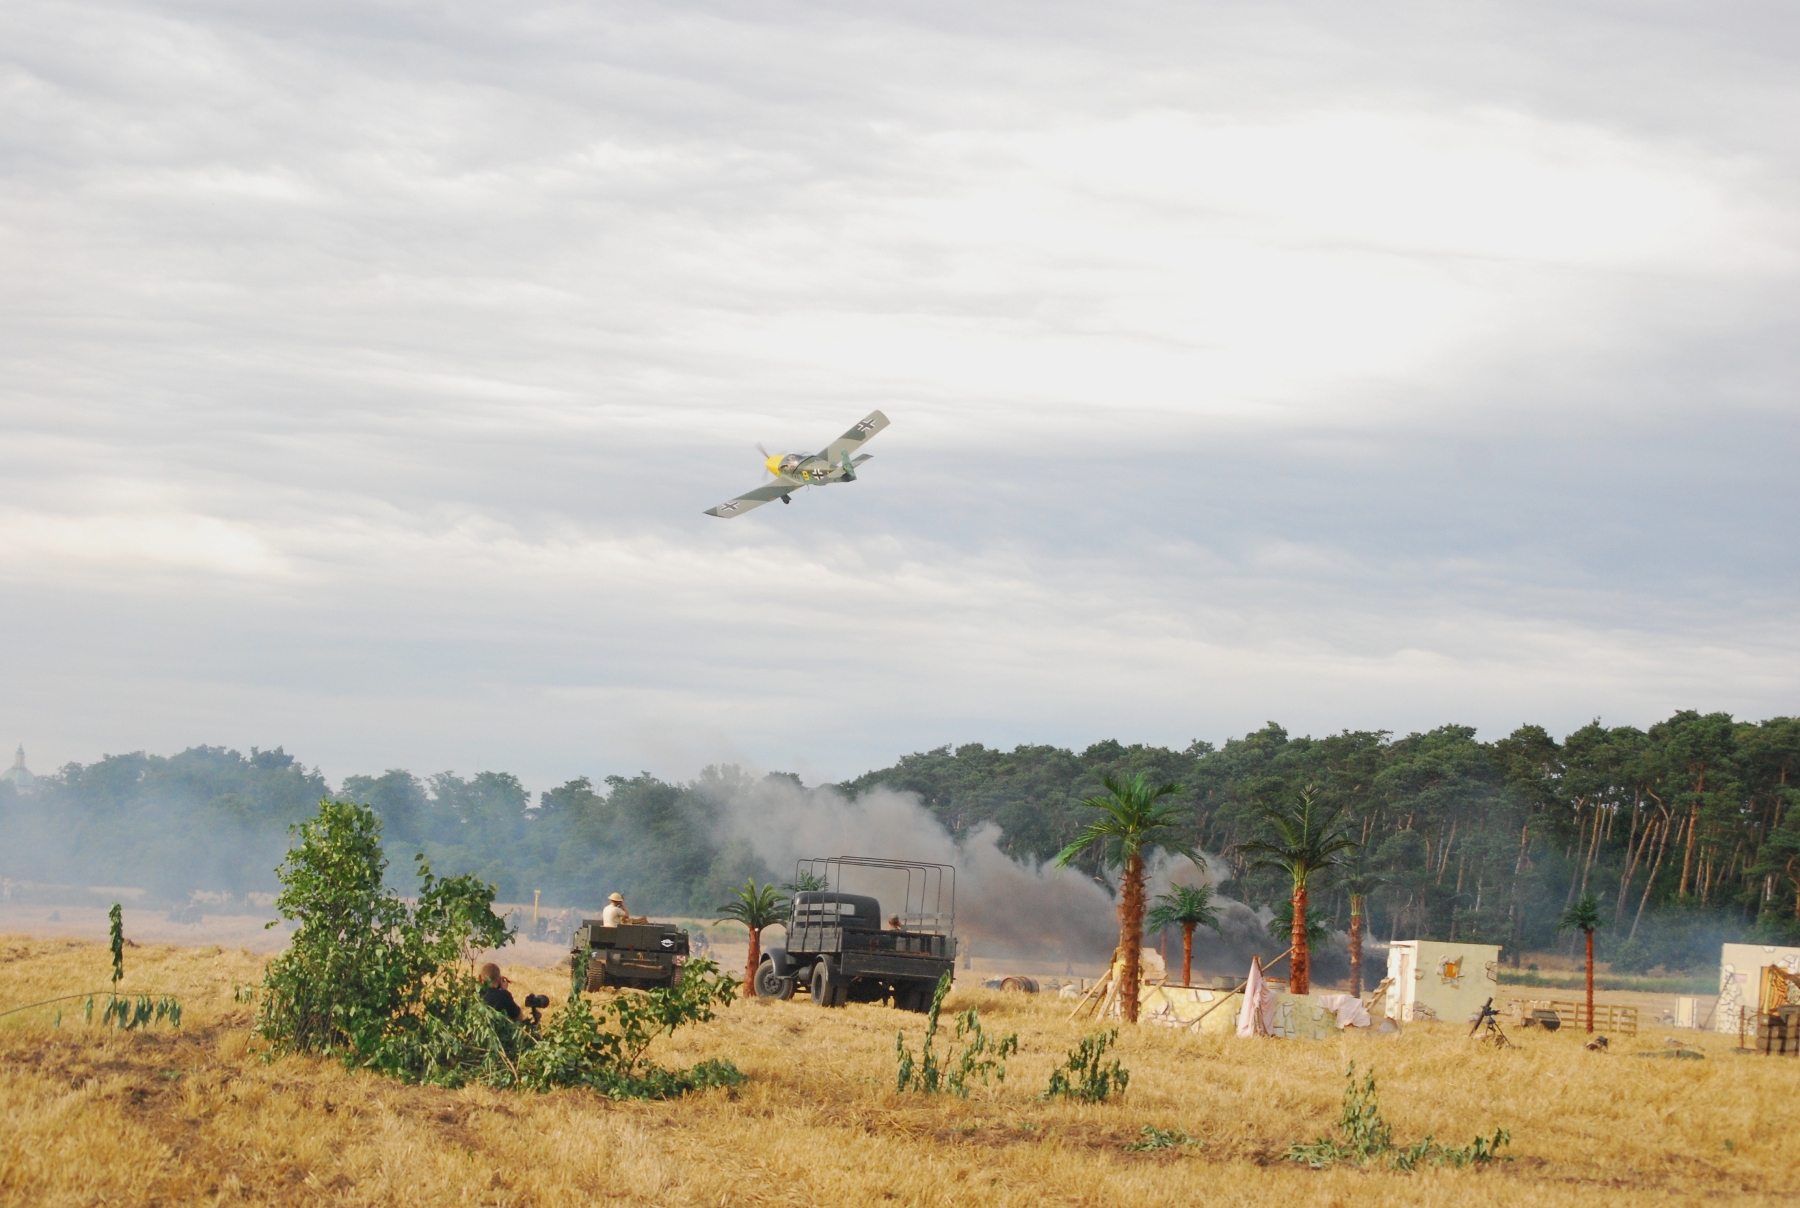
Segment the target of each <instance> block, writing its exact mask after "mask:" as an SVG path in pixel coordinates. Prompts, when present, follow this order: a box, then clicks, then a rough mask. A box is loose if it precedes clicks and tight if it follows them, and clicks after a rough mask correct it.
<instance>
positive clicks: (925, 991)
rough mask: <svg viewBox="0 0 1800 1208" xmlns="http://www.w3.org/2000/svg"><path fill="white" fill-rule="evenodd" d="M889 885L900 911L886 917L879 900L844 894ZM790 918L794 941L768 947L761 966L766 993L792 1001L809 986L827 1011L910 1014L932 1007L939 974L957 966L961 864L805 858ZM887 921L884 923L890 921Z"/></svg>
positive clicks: (759, 979) (762, 993) (760, 987)
mask: <svg viewBox="0 0 1800 1208" xmlns="http://www.w3.org/2000/svg"><path fill="white" fill-rule="evenodd" d="M846 873H848V874H849V880H850V881H851V883H852V884H853V885H854V886H856V887H857V888H864V889H867V888H878V889H886V890H887V891H888V892H889V893H890V895H891V896H890V898H889V900H890V902H892V901H893V900H894V898H895V897H898V898H899V899H900V900H899V909H898V910H896V911H895V912H894V913H892V914H888V915H883V913H882V909H881V902H880V899H878V898H876V897H874V896H871V895H869V894H859V893H846V892H844V885H843V882H844V879H845V874H846ZM794 884H796V885H807V886H814V887H816V888H807V889H802V890H798V891H796V892H795V894H794V896H793V899H792V901H791V909H790V913H789V917H788V923H787V943H786V944H784V945H781V946H778V947H770V948H766V949H764V950H763V957H762V963H761V964H759V965H758V966H757V968H756V983H755V987H754V988H755V990H756V994H757V996H758V997H759V998H792V997H793V996H794V991H795V990H796V989H804V990H806V992H807V993H808V994H810V995H811V996H812V1000H813V1001H814V1002H815V1003H817V1004H818V1005H820V1006H822V1007H841V1006H843V1005H844V1004H845V1003H846V1002H889V1003H892V1004H893V1005H894V1006H896V1007H899V1008H900V1009H901V1010H903V1011H924V1010H927V1009H929V1008H930V1006H931V995H932V992H933V991H934V990H935V989H936V988H937V983H938V979H939V978H940V977H942V976H943V975H944V974H945V973H948V972H950V971H951V970H952V969H954V968H955V967H956V870H955V869H954V868H951V867H950V866H949V865H947V864H926V863H921V862H919V861H915V860H878V859H872V858H869V857H864V856H833V857H831V858H830V859H814V860H801V861H800V862H799V863H798V864H797V865H796V867H795V870H794ZM884 920H885V921H884Z"/></svg>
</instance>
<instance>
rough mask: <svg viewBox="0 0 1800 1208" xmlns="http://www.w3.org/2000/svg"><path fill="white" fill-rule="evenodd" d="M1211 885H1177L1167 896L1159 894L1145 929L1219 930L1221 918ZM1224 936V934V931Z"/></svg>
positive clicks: (1146, 918) (1152, 904)
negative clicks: (1197, 928)
mask: <svg viewBox="0 0 1800 1208" xmlns="http://www.w3.org/2000/svg"><path fill="white" fill-rule="evenodd" d="M1212 898H1213V890H1212V886H1210V885H1175V886H1172V887H1171V888H1170V889H1169V892H1167V893H1161V894H1157V895H1156V898H1155V899H1154V900H1153V901H1152V902H1151V905H1150V913H1149V914H1147V915H1145V916H1144V926H1145V927H1146V928H1147V929H1148V930H1150V931H1161V930H1163V929H1164V928H1167V927H1211V928H1212V929H1213V930H1214V931H1218V930H1219V916H1218V914H1217V913H1216V912H1215V911H1214V910H1213V906H1212ZM1220 934H1221V935H1223V934H1224V933H1223V932H1220Z"/></svg>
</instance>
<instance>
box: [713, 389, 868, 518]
mask: <svg viewBox="0 0 1800 1208" xmlns="http://www.w3.org/2000/svg"><path fill="white" fill-rule="evenodd" d="M887 426H888V417H887V416H885V415H883V414H882V413H881V412H879V411H871V412H869V414H868V415H867V416H865V417H864V418H863V419H862V420H861V421H859V422H858V423H857V425H856V426H855V427H854V428H852V429H850V431H848V432H846V433H844V434H843V435H842V436H840V437H838V438H837V439H836V440H834V441H832V442H831V443H830V444H829V445H827V446H825V448H824V450H823V451H821V452H818V453H775V454H771V453H770V452H769V451H768V450H767V449H765V448H763V447H762V446H761V445H758V446H756V448H757V451H758V452H760V453H761V454H762V455H763V456H764V457H766V458H767V459H768V460H767V461H765V462H764V463H763V465H764V467H765V468H766V469H767V470H768V471H769V473H771V474H773V475H775V481H774V482H767V483H764V484H763V485H762V486H760V487H757V488H756V489H755V490H754V491H745V492H744V493H743V494H742V495H739V496H738V497H737V498H736V499H728V500H726V501H725V502H724V503H721V504H720V505H719V506H718V507H716V508H707V509H706V511H705V513H703V514H704V515H707V516H717V517H719V518H720V519H722V520H729V519H731V518H732V517H733V516H741V515H743V514H744V513H745V512H748V511H749V510H750V509H751V508H759V507H761V506H762V505H763V504H765V503H769V502H771V501H773V500H776V499H779V500H781V502H783V503H792V502H793V501H792V500H791V499H789V498H788V496H789V495H792V494H793V493H794V492H795V491H798V490H799V489H800V488H801V487H822V486H829V485H830V484H832V483H834V482H855V481H856V467H857V466H860V465H862V463H863V462H865V461H867V460H869V458H870V457H871V456H873V455H872V454H869V453H857V452H856V450H858V449H860V448H862V444H863V442H864V441H866V440H868V439H869V438H870V437H871V436H874V435H875V434H876V433H877V432H879V431H881V430H882V429H883V428H885V427H887ZM852 454H855V456H852Z"/></svg>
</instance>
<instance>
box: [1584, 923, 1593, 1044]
mask: <svg viewBox="0 0 1800 1208" xmlns="http://www.w3.org/2000/svg"><path fill="white" fill-rule="evenodd" d="M1586 935H1587V1013H1588V1031H1590V1032H1591V1031H1593V1030H1594V932H1593V929H1592V928H1589V929H1588V931H1587V932H1586Z"/></svg>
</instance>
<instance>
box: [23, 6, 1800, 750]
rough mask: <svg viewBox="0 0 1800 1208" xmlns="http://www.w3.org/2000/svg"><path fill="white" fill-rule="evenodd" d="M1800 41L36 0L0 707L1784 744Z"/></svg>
mask: <svg viewBox="0 0 1800 1208" xmlns="http://www.w3.org/2000/svg"><path fill="white" fill-rule="evenodd" d="M1546 29H1553V30H1554V31H1556V33H1557V36H1555V37H1546V36H1545V30H1546ZM1701 35H1704V36H1701ZM1783 37H1785V35H1782V34H1779V33H1777V32H1774V31H1771V30H1770V29H1769V28H1767V27H1766V25H1765V24H1764V23H1751V22H1748V21H1745V22H1743V23H1741V24H1734V23H1732V22H1730V21H1722V20H1721V19H1719V18H1718V16H1717V14H1716V13H1712V12H1710V11H1701V10H1697V9H1695V10H1689V9H1684V8H1681V7H1680V6H1676V7H1674V8H1669V9H1659V10H1657V12H1656V13H1655V14H1638V15H1635V16H1633V17H1630V18H1627V17H1623V16H1620V15H1618V14H1617V13H1614V12H1611V11H1609V10H1599V9H1596V10H1592V11H1590V10H1587V9H1570V8H1568V7H1566V6H1556V7H1554V8H1552V7H1548V6H1526V7H1525V8H1510V9H1505V10H1497V9H1495V10H1490V9H1486V8H1461V9H1457V10H1455V11H1453V12H1452V11H1448V10H1447V11H1446V12H1444V13H1441V14H1437V15H1435V16H1434V17H1433V19H1432V20H1430V21H1423V22H1422V21H1419V20H1417V19H1416V14H1413V13H1403V12H1401V11H1400V10H1394V11H1388V10H1367V11H1364V12H1360V13H1358V14H1356V15H1355V16H1354V18H1352V17H1351V16H1350V15H1349V14H1347V13H1342V12H1339V11H1337V10H1335V9H1333V8H1331V7H1329V6H1315V5H1286V6H1267V5H1255V6H1249V5H1230V4H1217V5H1207V6H1201V7H1199V8H1195V9H1192V10H1181V11H1171V10H1168V9H1167V8H1165V7H1149V6H1143V7H1140V6H1133V5H1125V6H1116V7H1114V8H1112V9H1109V10H1108V11H1107V12H1106V14H1105V15H1104V16H1101V15H1099V14H1098V12H1097V10H1091V9H1083V8H1080V7H1079V6H1064V5H1055V4H1052V5H1047V6H1045V5H1034V6H1031V7H1030V8H1025V7H1013V6H1008V5H998V6H984V8H983V9H982V10H980V11H979V12H975V11H971V10H968V9H967V8H966V6H964V7H955V6H933V5H920V6H910V7H909V8H908V9H906V10H905V11H903V12H889V13H875V12H867V13H863V12H858V13H848V12H838V11H834V10H828V9H820V8H817V7H814V6H807V5H791V4H774V3H772V4H762V5H753V6H749V7H743V6H733V7H729V8H723V7H716V8H709V7H704V6H702V7H697V8H687V9H681V10H670V9H665V10H655V11H651V10H645V9H641V8H633V7H630V6H620V5H599V6H593V7H589V8H575V9H572V8H568V7H566V6H564V7H557V6H543V5H533V4H525V5H519V6H513V7H511V8H509V9H508V10H506V11H505V12H492V11H487V10H481V11H479V12H478V11H477V10H473V9H468V8H465V7H462V6H459V5H455V4H437V5H424V6H412V7H404V8H383V9H366V8H354V7H352V8H342V7H333V6H318V5H297V4H275V5H265V6H260V7H258V8H256V9H253V10H248V9H242V8H238V7H233V6H225V5H210V4H199V5H194V4H183V5H171V4H164V3H158V2H155V0H117V2H115V3H106V4H89V5H84V4H59V5H50V4H41V3H35V2H28V3H23V4H15V5H9V6H7V7H6V9H5V10H4V12H0V45H5V46H7V47H8V53H7V56H6V58H5V61H4V64H0V118H4V119H6V120H4V121H0V155H4V156H5V158H6V162H7V163H8V164H9V170H8V172H7V174H6V176H5V179H4V180H3V181H0V201H3V202H4V204H3V205H0V215H4V217H0V263H4V265H5V268H6V271H5V272H4V273H0V307H4V308H5V313H6V314H7V316H8V321H7V322H6V323H5V324H4V325H0V364H3V365H4V369H5V373H4V375H3V380H4V383H5V384H4V386H0V419H3V420H4V423H5V425H6V431H7V433H8V439H7V440H6V441H4V442H0V481H4V483H5V487H4V492H3V493H0V592H3V593H4V595H5V600H6V606H7V609H8V616H9V618H11V619H12V620H13V622H14V626H15V632H16V633H17V635H19V640H17V641H16V642H15V646H16V647H17V648H18V649H17V650H16V652H15V653H14V655H13V657H12V660H11V662H10V664H9V674H10V677H11V682H13V683H14V685H15V692H14V694H13V695H12V696H11V697H9V698H7V699H6V700H5V701H4V702H0V725H5V726H10V728H11V730H12V732H15V733H17V735H18V736H19V737H21V738H26V739H29V740H30V742H31V744H32V749H33V750H41V751H43V752H44V758H45V759H46V760H49V761H54V762H60V761H62V760H64V759H70V758H80V759H89V758H92V757H94V756H95V755H96V754H97V753H99V752H100V751H102V750H118V749H135V748H138V747H144V746H148V747H151V748H153V749H172V748H175V747H179V746H184V745H187V744H189V743H193V742H202V741H204V742H215V743H218V742H224V743H232V744H236V745H238V746H240V747H248V746H249V745H251V744H258V745H262V746H274V745H276V744H278V743H281V744H285V745H286V746H287V748H288V749H290V750H296V751H300V752H302V753H304V755H305V757H306V758H307V759H308V760H309V761H313V760H316V761H319V762H321V763H323V764H324V765H325V767H326V769H327V770H328V771H330V772H331V773H332V774H333V775H336V776H341V775H342V774H344V773H346V772H351V771H366V770H371V769H376V768H385V767H390V766H395V765H408V766H414V767H417V768H441V767H464V768H467V767H469V766H471V765H472V764H473V763H474V762H475V761H477V760H478V761H480V762H482V763H484V764H486V765H488V766H494V767H507V768H511V769H515V770H517V771H519V772H521V773H523V774H525V775H527V776H528V777H531V778H533V779H535V780H539V781H554V780H559V779H562V778H566V777H568V776H572V775H578V774H604V773H606V772H611V771H632V770H636V768H637V767H639V766H646V765H648V766H651V767H653V769H654V770H656V771H659V772H662V773H664V774H666V775H674V776H682V775H688V774H691V773H692V772H693V771H695V770H696V769H697V767H698V766H699V765H700V764H702V763H705V762H709V761H715V760H718V759H721V758H725V759H746V758H748V759H754V760H755V761H756V762H759V763H762V764H764V765H766V766H782V767H808V768H817V769H818V774H819V775H822V776H828V777H833V778H835V777H842V776H848V775H853V774H856V773H857V772H860V771H862V770H864V769H865V768H867V767H869V766H880V765H882V764H885V763H887V762H888V761H890V760H891V759H892V758H893V757H894V756H895V755H897V754H899V753H902V752H904V751H907V750H911V749H916V748H920V747H926V746H931V745H936V744H937V743H940V742H943V741H952V740H980V741H985V742H989V743H996V744H1006V743H1011V742H1015V741H1053V742H1061V743H1069V744H1073V745H1077V746H1080V745H1085V744H1086V743H1087V742H1089V741H1091V740H1093V739H1095V738H1097V737H1101V736H1105V735H1109V734H1112V735H1117V736H1119V737H1122V738H1142V739H1147V740H1152V741H1169V742H1185V741H1187V740H1188V739H1191V738H1194V737H1207V738H1211V739H1214V740H1215V741H1216V740H1219V739H1222V738H1224V737H1225V736H1227V735H1229V734H1231V733H1235V732H1242V731H1243V730H1245V729H1249V728H1252V727H1254V726H1256V725H1258V724H1260V723H1261V722H1262V721H1263V720H1264V719H1266V718H1268V717H1277V718H1280V719H1282V720H1284V721H1286V722H1287V723H1288V724H1290V725H1291V726H1293V727H1294V728H1295V729H1297V730H1304V729H1314V730H1335V729H1338V728H1340V727H1344V726H1369V727H1377V726H1379V727H1389V728H1396V729H1405V728H1410V727H1415V726H1426V725H1431V724H1435V723H1437V722H1440V721H1444V720H1451V719H1455V720H1460V721H1465V722H1469V723H1470V724H1478V725H1480V726H1482V727H1483V728H1484V730H1486V731H1489V732H1492V731H1495V730H1503V729H1506V728H1509V727H1510V726H1512V725H1515V724H1517V723H1519V722H1521V721H1525V720H1534V721H1543V722H1545V723H1546V724H1549V725H1551V726H1552V727H1553V728H1554V727H1557V726H1568V727H1572V726H1574V725H1578V724H1580V723H1581V722H1582V721H1585V720H1586V719H1587V718H1588V717H1590V716H1592V715H1594V714H1596V713H1601V714H1604V715H1606V716H1607V717H1608V718H1609V720H1614V721H1635V722H1640V723H1642V722H1647V721H1650V720H1653V719H1654V718H1655V717H1657V716H1660V715H1662V714H1664V713H1666V712H1667V711H1669V710H1671V709H1674V708H1679V707H1688V706H1694V707H1702V708H1730V709H1734V710H1737V711H1740V712H1745V713H1750V714H1752V715H1760V714H1766V713H1773V712H1780V711H1783V710H1786V709H1789V708H1791V705H1790V703H1789V702H1791V698H1792V690H1793V686H1794V683H1795V675H1796V671H1800V664H1797V661H1796V652H1797V648H1800V634H1797V633H1796V631H1795V629H1794V626H1793V622H1792V619H1791V617H1790V616H1789V610H1788V609H1787V608H1786V607H1785V601H1787V600H1789V599H1791V598H1792V594H1793V591H1794V589H1795V587H1796V586H1797V583H1796V566H1795V561H1794V559H1793V558H1792V557H1790V556H1789V555H1787V554H1785V553H1783V552H1782V551H1784V550H1786V549H1789V548H1791V547H1792V546H1793V542H1792V540H1791V538H1792V536H1793V532H1792V527H1793V524H1792V516H1793V514H1794V512H1793V504H1794V502H1795V499H1794V488H1793V486H1792V485H1791V475H1790V474H1789V473H1788V472H1787V468H1786V467H1787V463H1788V462H1789V460H1791V454H1792V452H1793V449H1794V445H1795V443H1796V430H1795V426H1794V419H1793V415H1792V408H1791V405H1790V404H1789V402H1788V400H1789V399H1791V397H1792V394H1793V386H1794V383H1795V381H1796V376H1797V375H1796V365H1795V357H1794V353H1793V350H1792V349H1793V344H1792V340H1791V339H1790V338H1789V336H1788V333H1787V332H1786V330H1785V327H1784V326H1783V321H1782V319H1781V318H1780V317H1781V316H1783V315H1785V314H1788V313H1791V311H1792V306H1793V302H1794V292H1795V280H1794V278H1795V258H1794V249H1795V229H1794V223H1793V217H1792V216H1793V214H1794V203H1793V196H1794V181H1795V166H1796V164H1795V158H1794V155H1793V152H1792V149H1791V138H1790V137H1789V134H1788V131H1789V130H1791V126H1792V122H1791V117H1792V114H1793V111H1794V109H1795V108H1796V101H1797V100H1800V89H1796V86H1795V85H1794V83H1793V81H1792V78H1791V71H1790V70H1789V66H1790V64H1791V54H1789V53H1787V52H1788V51H1789V50H1791V48H1790V47H1786V46H1785V43H1784V42H1783V41H1782V38H1783ZM1596 45H1604V46H1607V47H1609V48H1612V51H1611V53H1609V54H1608V55H1607V57H1606V58H1605V59H1604V60H1595V59H1594V58H1593V57H1591V55H1589V54H1588V53H1587V52H1585V51H1583V50H1582V48H1583V47H1591V46H1596ZM876 406H880V407H882V408H883V409H884V410H886V411H887V412H888V413H889V414H890V415H891V416H892V417H893V419H894V426H893V427H892V428H891V429H890V430H889V431H888V432H885V433H884V434H883V435H882V437H881V438H880V440H879V441H878V442H877V443H876V444H875V445H873V446H872V447H871V451H872V452H873V453H874V454H875V455H876V460H875V461H874V462H872V463H871V464H870V466H869V469H868V471H867V472H866V474H865V476H864V480H863V481H862V482H861V483H859V484H858V485H856V486H855V487H850V488H844V489H842V490H839V489H835V488H834V489H833V490H831V491H813V492H808V493H805V494H804V495H803V496H802V497H801V498H800V499H799V500H798V501H797V502H796V504H795V505H793V506H792V507H788V508H776V509H764V510H762V511H760V512H757V513H755V514H753V515H750V516H746V517H744V518H741V519H738V520H733V521H730V522H718V521H714V520H711V519H710V518H706V517H702V516H700V515H699V512H700V509H702V508H704V507H706V506H708V505H709V504H712V503H715V502H717V500H718V499H719V498H722V497H724V496H725V495H726V494H728V493H731V492H734V491H736V490H741V489H743V488H745V487H747V486H750V485H753V484H754V482H755V481H756V480H757V478H758V476H759V474H760V468H759V466H758V464H757V462H758V461H759V460H760V459H759V458H758V456H757V455H756V454H755V451H754V444H755V442H757V441H762V442H764V443H766V444H768V445H769V446H771V447H772V448H773V447H777V446H779V447H782V448H793V449H812V448H816V447H819V446H822V445H823V443H824V442H825V441H826V440H828V439H829V438H830V436H831V435H833V434H835V433H836V432H838V431H841V430H842V429H843V427H844V426H845V425H846V424H847V423H848V422H849V421H850V420H852V419H854V418H856V417H857V416H859V415H861V414H863V413H865V412H866V411H867V410H868V409H870V408H873V407H876ZM96 702H101V703H100V704H98V705H97V704H96Z"/></svg>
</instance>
